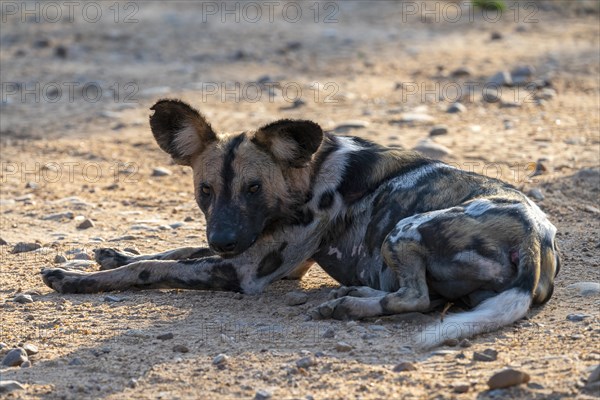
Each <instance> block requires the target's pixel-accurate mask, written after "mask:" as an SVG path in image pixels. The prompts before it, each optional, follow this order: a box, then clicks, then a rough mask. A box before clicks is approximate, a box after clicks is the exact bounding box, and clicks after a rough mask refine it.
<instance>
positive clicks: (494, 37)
mask: <svg viewBox="0 0 600 400" xmlns="http://www.w3.org/2000/svg"><path fill="white" fill-rule="evenodd" d="M501 39H502V34H501V33H500V32H492V34H491V35H490V40H501Z"/></svg>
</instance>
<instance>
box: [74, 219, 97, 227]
mask: <svg viewBox="0 0 600 400" xmlns="http://www.w3.org/2000/svg"><path fill="white" fill-rule="evenodd" d="M94 226H95V225H94V221H92V220H91V219H89V218H86V219H84V220H83V221H82V222H81V223H80V224H79V225H77V229H88V228H93V227H94Z"/></svg>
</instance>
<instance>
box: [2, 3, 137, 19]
mask: <svg viewBox="0 0 600 400" xmlns="http://www.w3.org/2000/svg"><path fill="white" fill-rule="evenodd" d="M139 10H140V6H139V5H138V3H137V2H133V1H128V2H121V3H120V2H114V1H106V2H105V1H85V2H80V1H2V2H0V14H1V15H2V23H7V22H15V21H18V22H22V23H26V22H37V23H39V22H43V23H51V24H53V23H59V22H60V23H63V22H87V23H91V24H94V23H97V22H100V21H103V22H114V23H116V24H118V23H125V24H135V23H138V22H139V19H137V18H136V16H137V14H138V12H139Z"/></svg>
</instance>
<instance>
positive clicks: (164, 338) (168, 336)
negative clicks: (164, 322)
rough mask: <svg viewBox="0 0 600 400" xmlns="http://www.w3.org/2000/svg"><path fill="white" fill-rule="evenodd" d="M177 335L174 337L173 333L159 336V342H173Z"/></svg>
mask: <svg viewBox="0 0 600 400" xmlns="http://www.w3.org/2000/svg"><path fill="white" fill-rule="evenodd" d="M174 336H175V335H173V333H172V332H167V333H163V334H161V335H158V336H157V337H156V338H157V339H159V340H171V339H173V337H174Z"/></svg>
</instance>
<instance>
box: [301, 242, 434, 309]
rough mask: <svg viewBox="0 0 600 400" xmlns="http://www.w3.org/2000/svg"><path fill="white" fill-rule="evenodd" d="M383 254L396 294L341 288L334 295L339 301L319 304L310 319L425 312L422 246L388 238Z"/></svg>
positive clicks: (426, 289)
mask: <svg viewBox="0 0 600 400" xmlns="http://www.w3.org/2000/svg"><path fill="white" fill-rule="evenodd" d="M382 254H383V256H384V258H385V261H386V264H387V265H388V266H390V268H392V269H393V270H394V271H395V272H396V274H397V277H398V280H399V283H400V289H399V290H397V291H396V292H392V293H387V292H383V291H380V290H375V289H371V288H368V287H362V286H361V287H341V288H339V289H336V290H335V291H334V294H333V295H334V296H339V295H341V296H342V297H338V298H336V299H335V300H330V301H328V302H326V303H323V304H321V305H320V306H318V307H317V308H316V309H314V310H313V311H312V312H311V316H312V317H313V318H314V319H321V318H334V319H341V320H348V319H360V318H367V317H376V316H380V315H390V314H399V313H406V312H423V311H428V310H429V308H430V301H429V292H428V288H427V281H426V278H425V275H426V261H425V254H424V253H423V248H422V247H421V245H420V244H419V243H418V242H415V241H410V240H409V241H398V240H390V239H389V238H388V239H386V242H385V243H384V245H383V248H382ZM355 296H358V297H355Z"/></svg>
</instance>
